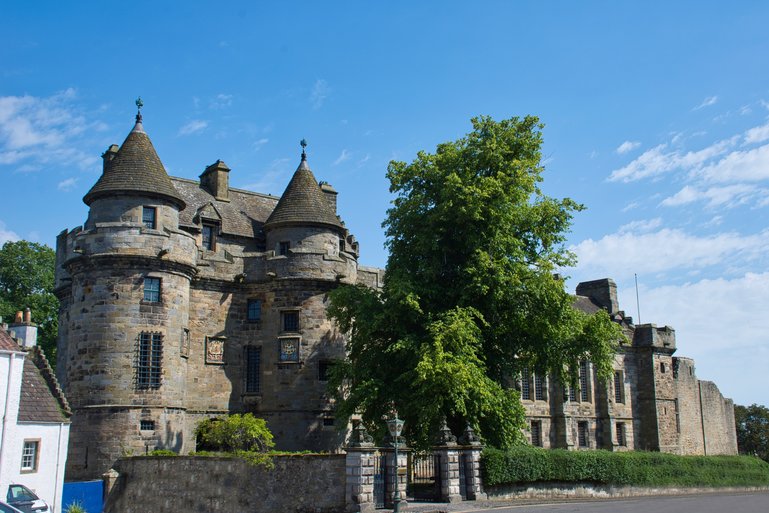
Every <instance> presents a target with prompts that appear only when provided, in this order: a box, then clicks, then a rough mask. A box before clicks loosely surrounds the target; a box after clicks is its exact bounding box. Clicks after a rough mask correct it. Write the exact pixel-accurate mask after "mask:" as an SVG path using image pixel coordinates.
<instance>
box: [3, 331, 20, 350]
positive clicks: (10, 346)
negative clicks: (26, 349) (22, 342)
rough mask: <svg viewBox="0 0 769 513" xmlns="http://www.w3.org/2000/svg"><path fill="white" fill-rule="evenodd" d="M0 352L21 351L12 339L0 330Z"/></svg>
mask: <svg viewBox="0 0 769 513" xmlns="http://www.w3.org/2000/svg"><path fill="white" fill-rule="evenodd" d="M0 350H3V351H21V348H20V347H19V344H17V343H16V342H15V341H14V340H13V338H11V335H10V334H9V333H8V332H7V331H5V330H4V329H2V328H0Z"/></svg>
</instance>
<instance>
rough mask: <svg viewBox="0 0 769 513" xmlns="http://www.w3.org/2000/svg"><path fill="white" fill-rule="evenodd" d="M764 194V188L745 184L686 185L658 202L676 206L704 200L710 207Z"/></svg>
mask: <svg viewBox="0 0 769 513" xmlns="http://www.w3.org/2000/svg"><path fill="white" fill-rule="evenodd" d="M765 194H766V191H765V190H763V189H761V188H759V187H756V186H754V185H747V184H734V185H727V186H723V187H708V188H704V189H699V188H697V187H693V186H691V185H686V186H684V187H683V188H682V189H681V190H680V191H678V192H677V193H675V194H674V195H673V196H669V197H667V198H665V199H664V200H662V202H661V203H660V204H661V205H662V206H665V207H677V206H680V205H686V204H688V203H694V202H697V201H705V202H707V206H708V207H710V208H713V207H736V206H738V205H744V204H746V203H748V202H749V201H750V200H752V199H754V198H755V197H757V196H761V197H763V195H765Z"/></svg>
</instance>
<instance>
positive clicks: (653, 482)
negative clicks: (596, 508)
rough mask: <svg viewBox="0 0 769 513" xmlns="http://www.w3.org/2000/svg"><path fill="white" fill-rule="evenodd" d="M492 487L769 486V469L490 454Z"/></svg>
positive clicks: (689, 460) (726, 461) (662, 458)
mask: <svg viewBox="0 0 769 513" xmlns="http://www.w3.org/2000/svg"><path fill="white" fill-rule="evenodd" d="M481 460H482V467H481V468H482V473H483V482H484V484H486V486H498V485H511V484H519V483H533V482H548V481H553V482H561V483H570V482H574V483H577V482H579V483H593V484H606V485H621V486H708V487H711V486H712V487H719V486H767V485H769V463H767V462H765V461H763V460H761V459H759V458H756V457H753V456H677V455H674V454H663V453H659V452H636V451H633V452H608V451H567V450H564V449H551V450H548V449H541V448H537V447H519V448H515V449H511V450H508V451H502V450H498V449H490V448H489V449H485V450H484V451H483V454H482V456H481Z"/></svg>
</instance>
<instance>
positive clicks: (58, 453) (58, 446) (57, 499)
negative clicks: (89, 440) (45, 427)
mask: <svg viewBox="0 0 769 513" xmlns="http://www.w3.org/2000/svg"><path fill="white" fill-rule="evenodd" d="M61 428H62V424H61V422H60V423H59V437H58V440H57V441H56V477H55V478H54V480H53V486H54V488H53V504H52V505H51V509H52V510H53V512H54V513H55V512H56V507H57V506H58V505H59V502H60V501H61V500H62V497H61V495H59V467H60V466H61Z"/></svg>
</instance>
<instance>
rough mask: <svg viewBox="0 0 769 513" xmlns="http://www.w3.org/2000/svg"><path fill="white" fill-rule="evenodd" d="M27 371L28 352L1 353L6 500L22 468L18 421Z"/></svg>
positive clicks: (0, 478)
mask: <svg viewBox="0 0 769 513" xmlns="http://www.w3.org/2000/svg"><path fill="white" fill-rule="evenodd" d="M23 370H24V353H21V352H9V351H2V352H0V415H2V418H0V500H5V495H6V493H8V485H9V484H10V483H11V482H13V481H14V480H15V479H16V478H17V476H18V475H19V471H20V470H21V446H20V445H19V443H18V441H19V433H18V431H19V428H18V425H17V420H18V416H19V398H20V397H21V374H22V372H23ZM9 376H10V380H9Z"/></svg>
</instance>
